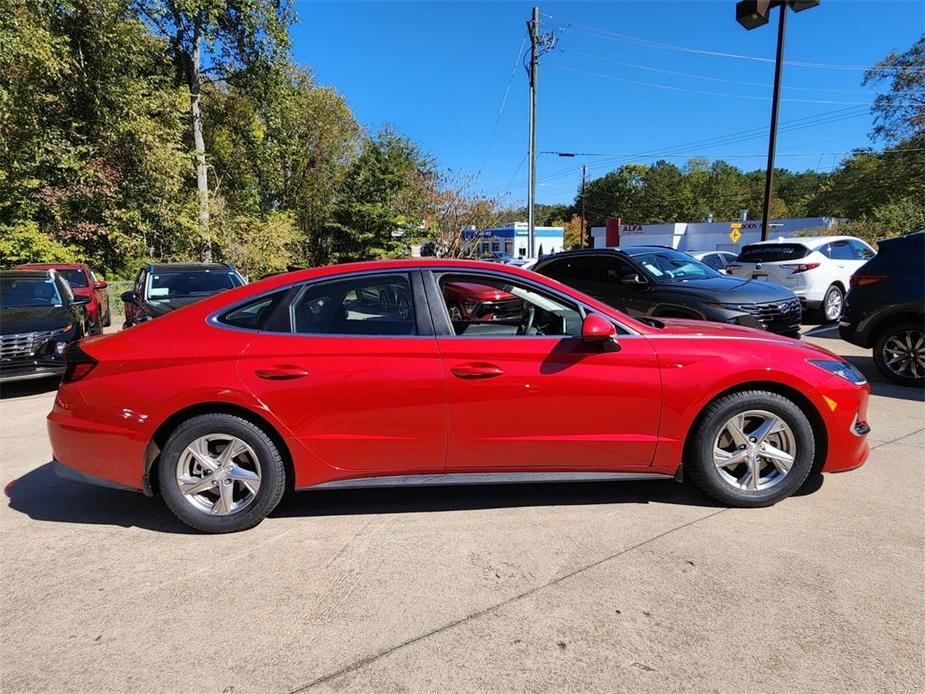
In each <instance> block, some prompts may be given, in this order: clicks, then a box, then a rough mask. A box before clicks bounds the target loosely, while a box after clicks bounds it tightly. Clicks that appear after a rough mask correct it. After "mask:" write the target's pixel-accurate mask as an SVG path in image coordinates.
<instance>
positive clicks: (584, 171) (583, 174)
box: [578, 164, 588, 248]
mask: <svg viewBox="0 0 925 694" xmlns="http://www.w3.org/2000/svg"><path fill="white" fill-rule="evenodd" d="M587 177H588V167H587V166H585V165H584V164H582V165H581V236H580V237H579V240H578V247H579V248H584V247H585V180H586V179H587Z"/></svg>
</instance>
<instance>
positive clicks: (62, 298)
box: [0, 270, 90, 381]
mask: <svg viewBox="0 0 925 694" xmlns="http://www.w3.org/2000/svg"><path fill="white" fill-rule="evenodd" d="M89 302H90V297H88V296H74V293H73V292H72V291H71V287H70V285H68V283H67V282H66V281H65V280H64V278H63V277H62V276H61V275H59V274H58V273H57V272H55V271H54V270H4V271H2V272H0V381H21V380H25V379H32V378H44V377H46V376H60V375H61V374H62V373H64V367H65V363H64V351H65V349H67V346H68V345H70V344H71V343H72V342H76V341H77V340H79V339H80V338H81V337H83V336H84V335H86V334H87V331H88V329H89V327H90V318H89V316H88V315H87V311H86V307H87V304H88V303H89Z"/></svg>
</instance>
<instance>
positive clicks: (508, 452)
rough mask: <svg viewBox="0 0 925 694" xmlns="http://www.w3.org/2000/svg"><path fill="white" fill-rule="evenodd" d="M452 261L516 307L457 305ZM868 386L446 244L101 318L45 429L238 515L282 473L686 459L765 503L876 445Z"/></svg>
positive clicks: (83, 454)
mask: <svg viewBox="0 0 925 694" xmlns="http://www.w3.org/2000/svg"><path fill="white" fill-rule="evenodd" d="M459 282H470V283H475V284H479V285H487V286H493V287H496V288H497V289H499V290H500V291H503V292H506V293H507V294H510V295H513V296H515V297H517V299H519V300H520V301H521V302H522V310H521V312H520V314H519V315H517V316H516V317H512V318H506V319H500V320H493V321H465V320H463V321H459V320H457V321H451V320H450V315H449V311H448V309H447V302H446V298H445V296H446V294H447V292H446V287H447V286H448V285H453V284H458V283H459ZM378 296H384V297H392V299H389V300H383V301H379V302H376V301H374V300H372V299H371V297H378ZM868 394H869V387H868V385H867V383H866V382H865V380H864V378H863V376H862V375H861V374H860V373H859V372H857V371H856V370H855V369H854V368H853V367H852V366H851V365H850V364H848V363H846V362H845V361H843V360H842V359H840V358H839V357H837V356H836V355H834V354H832V353H830V352H827V351H826V350H824V349H821V348H818V347H814V346H811V345H808V344H805V343H802V342H800V341H799V340H794V339H791V338H786V337H779V336H776V335H771V334H769V333H766V332H760V331H757V330H752V329H749V328H743V327H738V326H732V325H723V324H718V323H705V322H700V321H684V320H665V321H654V320H648V321H646V322H641V321H638V320H634V319H633V318H630V317H628V316H626V315H623V314H622V313H620V312H618V311H616V310H614V309H613V308H610V307H609V306H607V305H605V304H602V303H600V302H598V301H595V300H594V299H592V298H590V297H588V296H585V295H583V294H581V293H580V292H577V291H575V290H573V289H570V288H568V287H566V286H564V285H562V284H559V283H558V282H556V281H554V280H551V279H549V278H546V277H542V276H539V275H536V274H534V273H531V272H527V271H523V270H519V269H517V268H513V267H510V266H502V265H498V264H494V263H481V262H466V261H456V262H453V261H445V260H437V259H433V260H415V261H389V262H374V263H360V264H355V265H340V266H335V267H325V268H318V269H313V270H303V271H300V272H294V273H289V274H285V275H278V276H275V277H270V278H267V279H265V280H263V281H261V282H257V283H254V284H250V285H247V286H243V287H238V288H236V289H232V290H229V291H227V292H224V293H222V294H220V295H217V296H214V297H211V298H209V299H205V300H203V301H201V302H199V303H196V304H193V305H191V306H188V307H185V308H182V309H179V310H177V311H175V312H173V313H171V314H168V315H166V316H164V317H163V318H160V319H158V320H156V321H151V322H148V323H143V324H141V325H140V326H138V327H137V328H134V329H132V330H129V331H125V332H121V333H118V334H115V335H109V336H105V337H97V338H89V339H87V340H85V341H83V342H82V343H80V346H79V348H77V349H72V350H71V352H70V354H69V359H68V367H67V372H66V374H65V376H64V379H63V382H62V384H61V387H60V389H59V391H58V396H57V398H56V400H55V404H54V409H53V410H52V412H51V414H50V415H49V416H48V430H49V435H50V437H51V443H52V447H53V449H54V456H55V460H56V462H57V463H58V465H57V468H58V470H59V472H60V473H61V474H63V475H65V476H70V477H76V478H79V479H83V480H85V481H95V482H99V483H103V484H106V485H109V486H114V487H119V488H125V489H131V490H136V491H141V492H143V493H145V494H148V495H151V494H154V493H160V494H161V495H162V496H163V497H164V500H165V501H166V503H167V505H168V506H169V507H170V509H171V510H172V511H173V512H174V513H175V514H176V515H177V516H178V517H179V518H180V519H181V520H182V521H184V522H185V523H187V524H189V525H190V526H193V527H195V528H198V529H200V530H203V531H207V532H227V531H234V530H241V529H244V528H248V527H251V526H253V525H255V524H257V523H259V522H260V521H261V520H262V519H263V518H264V517H265V516H266V515H267V514H269V513H270V512H271V511H272V510H273V509H274V507H275V506H276V505H277V503H278V502H279V500H280V498H281V497H282V495H283V492H284V491H285V490H286V489H288V488H294V489H297V490H303V489H304V490H310V489H331V488H336V487H339V488H343V487H369V486H386V485H396V484H417V485H421V484H454V483H472V482H478V483H482V482H485V481H492V480H495V481H504V482H512V481H527V482H528V481H549V480H612V479H627V478H630V479H641V478H671V477H675V478H677V479H680V478H681V477H682V476H689V477H690V478H691V479H692V480H693V481H694V482H695V483H696V484H697V485H698V486H700V487H701V488H702V489H703V490H704V491H706V492H707V493H709V494H711V495H712V496H714V497H716V498H717V499H719V500H720V501H721V502H722V503H724V504H728V505H734V506H766V505H768V504H773V503H775V502H777V501H779V500H781V499H783V498H784V497H786V496H788V495H790V494H792V493H793V492H795V491H796V490H797V489H799V487H800V486H801V485H802V484H803V482H804V480H805V479H806V477H807V475H809V474H810V473H811V472H814V471H826V472H838V471H842V470H850V469H852V468H855V467H858V466H859V465H861V464H863V462H864V460H865V459H866V457H867V454H868V444H867V441H866V438H865V437H866V434H867V433H868V431H869V427H868V426H867V424H866V421H865V419H866V409H867V400H868Z"/></svg>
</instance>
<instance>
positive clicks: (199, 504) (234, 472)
mask: <svg viewBox="0 0 925 694" xmlns="http://www.w3.org/2000/svg"><path fill="white" fill-rule="evenodd" d="M176 476H177V487H178V488H179V489H180V492H181V493H182V494H183V498H184V499H186V501H187V503H189V504H190V505H191V506H192V507H193V508H195V509H196V510H197V511H202V512H204V513H208V514H209V515H212V516H228V515H231V514H232V513H237V512H238V511H240V510H242V509H243V508H245V507H246V506H247V505H248V504H250V503H251V502H252V501H253V500H254V499H255V498H256V496H257V492H258V490H259V489H260V461H259V460H258V459H257V454H256V453H255V452H254V449H253V448H251V447H250V446H249V445H248V444H247V443H246V442H244V441H242V440H241V439H239V438H237V437H235V436H232V435H231V434H208V435H206V436H202V437H200V438H198V439H196V440H195V441H193V442H192V443H190V445H188V446H187V447H186V448H185V449H184V450H183V453H181V454H180V459H179V460H178V461H177V472H176Z"/></svg>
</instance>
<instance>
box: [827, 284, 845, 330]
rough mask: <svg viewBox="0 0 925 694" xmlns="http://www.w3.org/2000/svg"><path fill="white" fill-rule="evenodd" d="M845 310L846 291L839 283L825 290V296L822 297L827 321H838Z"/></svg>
mask: <svg viewBox="0 0 925 694" xmlns="http://www.w3.org/2000/svg"><path fill="white" fill-rule="evenodd" d="M844 310H845V292H843V291H842V288H841V287H839V286H838V285H837V284H833V285H832V286H831V287H829V288H828V289H826V290H825V297H824V298H823V299H822V318H823V319H824V320H825V322H826V323H834V322H835V321H837V320H838V319H839V318H840V317H841V314H842V311H844Z"/></svg>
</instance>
